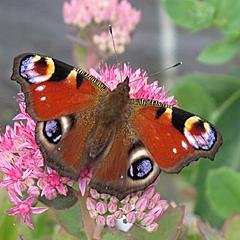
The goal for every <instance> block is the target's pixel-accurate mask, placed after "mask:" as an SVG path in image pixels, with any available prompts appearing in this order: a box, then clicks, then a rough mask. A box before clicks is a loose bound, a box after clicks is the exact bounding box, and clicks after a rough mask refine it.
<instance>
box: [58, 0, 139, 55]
mask: <svg viewBox="0 0 240 240" xmlns="http://www.w3.org/2000/svg"><path fill="white" fill-rule="evenodd" d="M63 18H64V21H65V23H66V24H68V25H71V26H74V27H75V28H76V31H77V32H78V35H80V36H81V38H82V39H81V40H83V41H85V42H86V43H87V45H95V48H96V47H97V48H98V49H99V50H100V51H101V52H104V53H105V54H108V53H109V52H110V53H114V49H113V46H112V40H111V37H109V34H108V30H107V28H106V26H108V25H109V24H111V25H112V26H113V30H114V31H113V32H114V41H115V45H116V51H117V53H122V52H123V51H124V50H125V47H126V45H127V44H128V43H129V42H130V39H131V34H132V32H133V30H134V29H135V28H136V25H137V24H138V23H139V21H140V18H141V12H140V11H138V10H136V9H134V8H133V7H132V6H131V4H130V3H129V2H128V1H127V0H122V1H119V0H102V1H95V0H70V1H69V2H65V3H64V5H63ZM86 36H87V38H86Z"/></svg>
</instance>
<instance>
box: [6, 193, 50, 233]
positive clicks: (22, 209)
mask: <svg viewBox="0 0 240 240" xmlns="http://www.w3.org/2000/svg"><path fill="white" fill-rule="evenodd" d="M8 194H9V197H10V199H11V201H12V203H13V204H14V207H13V208H11V209H9V210H8V211H7V213H8V214H9V215H18V216H20V217H21V218H22V219H23V221H24V223H26V224H27V225H28V226H29V227H30V228H32V229H33V228H34V227H33V223H32V217H31V215H32V214H40V213H43V212H45V211H46V210H47V208H43V207H32V205H33V203H34V202H35V200H36V199H35V198H34V197H28V198H27V199H25V200H23V201H22V200H21V199H19V198H18V197H17V196H16V195H15V193H14V192H13V191H9V192H8Z"/></svg>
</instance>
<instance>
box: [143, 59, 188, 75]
mask: <svg viewBox="0 0 240 240" xmlns="http://www.w3.org/2000/svg"><path fill="white" fill-rule="evenodd" d="M182 64H183V62H182V61H181V62H178V63H176V64H174V65H172V66H170V67H166V68H164V69H162V70H161V71H158V72H155V73H153V74H150V75H148V77H152V76H155V75H158V74H161V73H162V72H165V71H167V70H169V69H172V68H176V67H178V66H181V65H182Z"/></svg>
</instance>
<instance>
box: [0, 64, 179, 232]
mask: <svg viewBox="0 0 240 240" xmlns="http://www.w3.org/2000/svg"><path fill="white" fill-rule="evenodd" d="M91 74H93V75H94V76H95V77H97V78H98V79H99V80H100V81H102V82H103V83H105V84H106V85H107V86H108V87H109V88H110V89H111V90H113V89H114V88H116V86H117V85H118V83H119V82H121V81H123V80H124V79H125V78H126V77H127V76H128V77H129V79H130V83H129V85H130V97H131V98H146V99H155V100H158V101H161V102H162V103H164V104H168V105H176V100H175V99H174V98H173V97H167V94H166V91H165V89H164V88H163V87H159V86H158V84H157V83H156V82H154V83H152V84H148V83H147V73H146V72H145V71H143V70H141V69H137V70H134V69H132V68H131V67H130V66H129V65H126V64H125V65H124V66H123V68H118V67H116V66H112V67H109V66H107V65H105V66H102V67H101V68H100V69H99V70H98V71H96V70H94V69H91ZM17 101H18V104H19V108H20V113H19V114H17V115H16V116H15V117H14V119H13V120H14V124H13V127H10V126H6V129H5V133H3V134H1V135H0V173H1V175H2V179H1V181H0V189H3V188H6V190H7V192H8V196H9V199H10V202H11V203H12V205H13V207H12V208H11V209H9V210H8V211H7V213H8V214H9V215H17V216H19V217H20V218H22V220H23V221H24V222H25V223H26V224H27V225H28V226H29V227H30V228H33V223H32V214H40V213H42V212H44V211H46V210H47V208H38V207H35V205H36V203H37V201H38V198H40V197H45V198H46V199H48V200H50V201H51V200H53V199H55V198H56V197H57V195H59V194H60V195H63V196H66V195H67V194H68V186H72V185H73V181H72V180H70V179H69V178H66V177H62V176H60V175H59V174H58V173H57V172H56V171H55V170H53V169H51V168H49V167H47V166H44V161H43V157H42V154H41V152H40V150H39V146H38V145H37V143H36V140H35V126H36V123H35V121H34V120H33V119H32V118H31V117H30V115H29V114H28V113H26V103H25V102H24V95H23V94H22V93H20V94H19V95H18V98H17ZM91 177H92V170H91V169H88V168H87V169H84V171H82V172H81V173H80V174H79V182H78V183H79V190H80V192H81V193H82V195H84V193H85V192H86V191H88V184H89V183H90V181H91ZM86 205H87V209H88V210H89V214H90V216H91V217H92V218H94V219H95V220H96V223H97V224H98V225H102V226H109V227H118V228H119V229H123V230H124V228H126V226H128V227H131V226H132V225H133V224H137V225H139V226H141V227H143V228H145V229H147V230H148V231H154V230H156V229H157V227H158V225H157V222H156V220H157V219H158V218H159V217H160V216H161V214H162V212H163V211H164V210H165V209H166V208H167V206H168V204H167V202H166V201H165V200H161V199H160V194H159V193H157V192H155V184H154V185H152V186H150V187H149V188H148V189H147V190H146V191H145V192H138V193H136V194H131V195H129V196H127V197H126V198H125V199H123V200H122V201H119V200H118V199H117V198H116V197H114V196H110V195H108V194H100V193H98V192H97V191H96V190H94V189H91V190H90V192H89V197H88V198H87V202H86ZM122 226H124V227H122Z"/></svg>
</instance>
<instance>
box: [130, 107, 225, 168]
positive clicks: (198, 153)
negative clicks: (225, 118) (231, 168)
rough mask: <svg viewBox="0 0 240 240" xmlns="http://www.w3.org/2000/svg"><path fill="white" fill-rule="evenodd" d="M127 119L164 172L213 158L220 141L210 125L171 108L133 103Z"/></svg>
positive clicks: (218, 134)
mask: <svg viewBox="0 0 240 240" xmlns="http://www.w3.org/2000/svg"><path fill="white" fill-rule="evenodd" d="M131 121H132V122H133V126H134V128H135V129H136V132H137V134H138V137H139V138H140V139H141V140H142V142H143V143H144V144H145V145H146V146H147V148H148V150H149V151H150V153H151V154H152V156H153V158H154V160H155V161H156V162H157V163H158V165H159V167H160V168H161V169H162V170H164V171H166V172H179V171H180V170H181V169H182V168H183V167H184V166H186V165H188V164H189V163H190V162H191V161H193V160H197V159H198V158H200V157H207V158H210V159H213V158H214V155H215V154H216V152H217V150H218V148H219V147H220V145H221V143H222V138H221V135H220V133H219V132H218V131H217V130H216V128H215V127H214V126H213V125H212V124H210V123H209V122H207V121H205V120H203V119H202V118H200V117H198V116H195V115H194V114H191V113H189V112H187V111H184V110H181V109H178V108H174V107H173V108H171V107H164V106H157V105H156V104H153V105H151V104H149V105H142V106H141V105H136V106H135V112H134V113H133V116H132V119H131Z"/></svg>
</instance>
